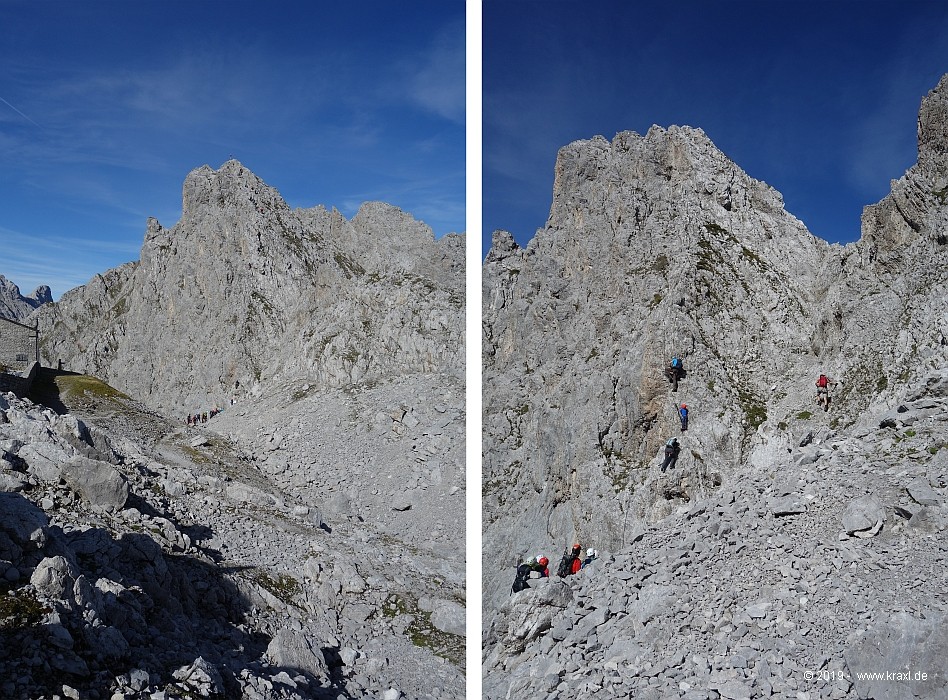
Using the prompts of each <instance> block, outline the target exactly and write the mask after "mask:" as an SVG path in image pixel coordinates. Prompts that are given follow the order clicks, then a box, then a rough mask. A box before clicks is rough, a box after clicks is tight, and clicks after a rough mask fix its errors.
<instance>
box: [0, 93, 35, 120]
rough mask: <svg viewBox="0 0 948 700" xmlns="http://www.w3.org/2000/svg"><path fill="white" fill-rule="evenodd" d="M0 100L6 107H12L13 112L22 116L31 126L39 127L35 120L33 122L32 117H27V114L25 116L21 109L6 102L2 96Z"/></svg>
mask: <svg viewBox="0 0 948 700" xmlns="http://www.w3.org/2000/svg"><path fill="white" fill-rule="evenodd" d="M0 102H2V103H3V104H5V105H6V106H7V107H9V108H10V109H12V110H13V111H14V112H16V113H17V114H19V115H20V116H21V117H23V118H24V119H26V121H28V122H29V123H30V124H32V125H33V126H35V127H39V124H37V123H36V122H34V121H33V120H32V119H30V118H29V117H28V116H26V115H25V114H23V112H21V111H20V110H18V109H17V108H16V107H14V106H13V105H11V104H10V103H9V102H7V101H6V100H5V99H3V98H2V97H0Z"/></svg>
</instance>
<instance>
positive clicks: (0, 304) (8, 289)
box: [0, 275, 53, 321]
mask: <svg viewBox="0 0 948 700" xmlns="http://www.w3.org/2000/svg"><path fill="white" fill-rule="evenodd" d="M52 300H53V295H52V290H50V288H49V287H48V286H46V285H45V284H44V285H40V286H39V287H37V288H36V289H34V290H33V292H32V293H30V294H28V295H26V296H23V295H22V294H21V293H20V288H19V287H18V286H17V285H16V284H14V283H13V282H12V281H11V280H8V279H7V278H6V277H4V276H3V275H0V316H2V317H3V318H8V319H10V320H12V321H25V320H26V318H27V317H28V316H29V315H30V314H32V313H33V312H34V311H35V310H36V309H37V308H39V307H40V306H42V305H43V304H46V303H48V302H51V301H52Z"/></svg>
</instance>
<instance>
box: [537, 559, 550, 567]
mask: <svg viewBox="0 0 948 700" xmlns="http://www.w3.org/2000/svg"><path fill="white" fill-rule="evenodd" d="M549 563H550V560H549V559H547V558H546V557H540V558H539V559H537V564H539V565H540V566H546V565H547V564H549Z"/></svg>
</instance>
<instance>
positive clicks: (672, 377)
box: [665, 355, 684, 391]
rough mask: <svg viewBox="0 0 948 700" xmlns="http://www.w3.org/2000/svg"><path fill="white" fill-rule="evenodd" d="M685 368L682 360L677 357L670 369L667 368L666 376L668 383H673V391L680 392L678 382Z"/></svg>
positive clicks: (670, 364)
mask: <svg viewBox="0 0 948 700" xmlns="http://www.w3.org/2000/svg"><path fill="white" fill-rule="evenodd" d="M683 370H684V366H683V365H682V363H681V358H680V357H678V356H677V355H675V356H674V357H673V358H672V359H671V362H670V363H669V365H668V367H666V368H665V376H666V377H668V381H669V382H671V385H672V391H678V380H679V379H681V375H682V372H683Z"/></svg>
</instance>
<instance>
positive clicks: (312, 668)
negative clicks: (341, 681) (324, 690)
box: [267, 628, 329, 678]
mask: <svg viewBox="0 0 948 700" xmlns="http://www.w3.org/2000/svg"><path fill="white" fill-rule="evenodd" d="M267 658H269V660H270V663H272V664H273V665H274V666H278V667H280V668H291V669H299V670H301V671H304V672H305V673H308V674H309V675H311V676H313V677H314V678H326V677H328V676H329V666H328V664H327V663H326V657H325V656H323V652H322V650H321V649H320V648H319V642H318V641H317V640H315V639H311V638H309V637H308V636H307V635H306V634H305V633H303V632H300V631H296V630H291V629H286V628H284V629H281V630H280V631H279V632H277V633H276V635H274V637H273V639H272V640H271V642H270V644H269V646H267Z"/></svg>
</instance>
